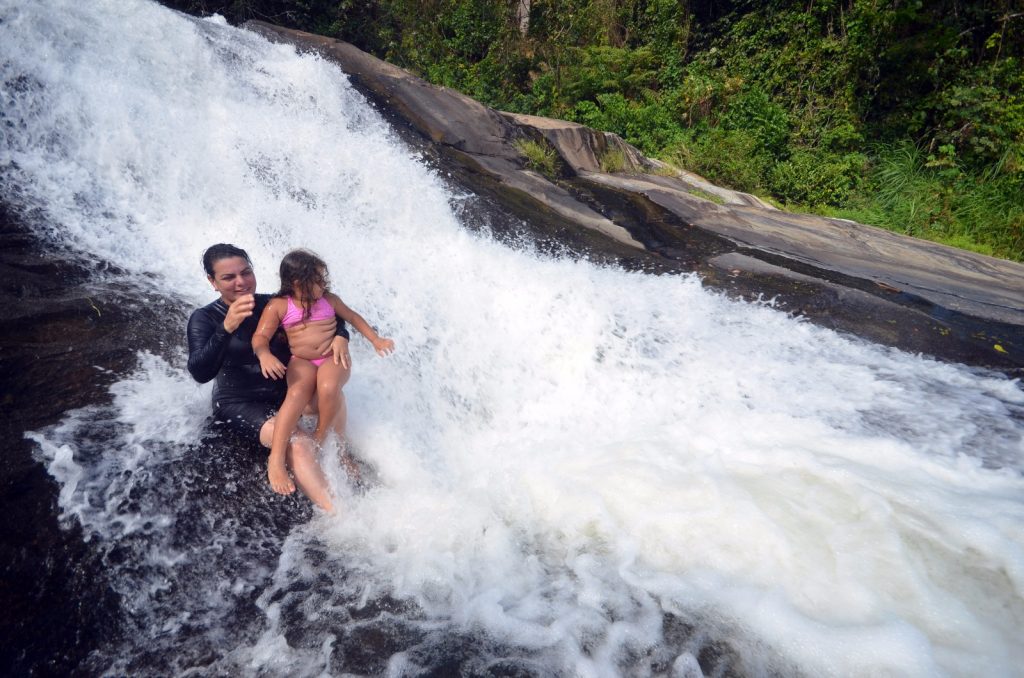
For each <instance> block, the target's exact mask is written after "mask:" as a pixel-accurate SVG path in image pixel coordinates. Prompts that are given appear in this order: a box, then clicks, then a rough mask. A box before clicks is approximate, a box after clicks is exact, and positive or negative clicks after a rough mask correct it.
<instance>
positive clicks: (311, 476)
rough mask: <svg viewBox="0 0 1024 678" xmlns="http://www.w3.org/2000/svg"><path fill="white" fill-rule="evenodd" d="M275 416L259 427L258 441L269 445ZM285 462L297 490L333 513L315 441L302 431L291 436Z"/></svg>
mask: <svg viewBox="0 0 1024 678" xmlns="http://www.w3.org/2000/svg"><path fill="white" fill-rule="evenodd" d="M276 424H277V417H276V416H275V417H271V418H270V419H268V420H267V422H266V423H265V424H263V428H262V429H260V442H261V443H262V444H263V446H264V447H270V446H271V442H272V441H273V439H274V429H275V427H276ZM285 464H286V465H287V466H288V468H289V469H290V470H291V472H292V476H294V478H295V484H296V485H297V486H298V488H299V490H300V491H301V492H302V493H303V494H304V495H306V496H307V497H309V499H310V501H312V502H313V503H314V504H316V505H317V506H319V507H320V508H322V509H323V510H324V511H327V512H328V513H334V502H333V501H332V500H331V493H330V491H329V490H328V487H327V477H326V476H325V475H324V472H323V470H321V468H320V464H319V462H318V461H317V458H316V443H314V442H313V439H312V438H311V437H310V436H309V434H308V433H306V432H304V431H298V433H297V435H294V436H292V441H291V442H290V443H288V449H287V451H286V453H285Z"/></svg>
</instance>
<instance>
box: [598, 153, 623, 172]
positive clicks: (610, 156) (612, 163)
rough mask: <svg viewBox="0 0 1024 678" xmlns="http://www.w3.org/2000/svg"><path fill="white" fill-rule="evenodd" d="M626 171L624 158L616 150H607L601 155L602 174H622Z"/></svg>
mask: <svg viewBox="0 0 1024 678" xmlns="http://www.w3.org/2000/svg"><path fill="white" fill-rule="evenodd" d="M625 169H626V156H625V155H624V154H623V152H622V151H620V150H618V149H617V148H609V149H608V150H606V151H605V152H604V153H602V154H601V171H602V172H608V173H612V172H622V171H623V170H625Z"/></svg>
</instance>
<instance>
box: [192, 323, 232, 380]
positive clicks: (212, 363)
mask: <svg viewBox="0 0 1024 678" xmlns="http://www.w3.org/2000/svg"><path fill="white" fill-rule="evenodd" d="M213 315H214V314H213V313H212V312H211V311H210V310H209V308H208V307H207V308H199V309H196V310H195V311H193V312H192V315H191V316H190V317H189V319H188V329H187V330H186V332H187V335H188V371H189V374H191V375H192V378H193V379H195V380H196V381H198V382H199V383H200V384H205V383H206V382H208V381H210V380H211V379H213V378H214V377H216V376H217V373H218V372H220V367H221V364H222V363H223V362H224V353H225V351H227V348H228V342H229V341H231V333H230V332H228V331H227V330H226V329H224V322H223V320H222V319H220V318H216V317H211V316H213Z"/></svg>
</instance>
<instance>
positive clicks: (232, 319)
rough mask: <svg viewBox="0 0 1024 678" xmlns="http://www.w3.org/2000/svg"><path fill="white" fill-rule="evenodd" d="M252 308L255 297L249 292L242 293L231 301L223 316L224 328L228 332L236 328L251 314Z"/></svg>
mask: <svg viewBox="0 0 1024 678" xmlns="http://www.w3.org/2000/svg"><path fill="white" fill-rule="evenodd" d="M254 308H256V297H254V296H253V295H251V294H243V295H242V296H240V297H238V298H237V299H235V300H234V301H232V302H231V305H230V306H228V312H227V314H225V316H224V329H225V330H227V331H228V334H231V333H233V332H234V331H235V330H237V329H238V326H239V325H241V324H242V322H243V321H244V320H245V319H246V318H248V317H249V316H251V315H252V311H253V309H254Z"/></svg>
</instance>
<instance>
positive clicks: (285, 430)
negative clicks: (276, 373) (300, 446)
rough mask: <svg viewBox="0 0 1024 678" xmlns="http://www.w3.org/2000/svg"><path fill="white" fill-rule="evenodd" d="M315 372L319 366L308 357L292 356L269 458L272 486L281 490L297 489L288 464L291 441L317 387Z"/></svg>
mask: <svg viewBox="0 0 1024 678" xmlns="http://www.w3.org/2000/svg"><path fill="white" fill-rule="evenodd" d="M316 373H317V368H316V366H315V365H313V363H311V362H309V361H308V360H303V359H302V358H292V360H291V361H290V362H289V363H288V374H287V376H286V377H285V378H286V379H287V380H288V393H287V395H285V398H284V402H283V403H281V409H280V410H278V412H277V416H276V417H275V420H276V421H275V423H274V429H273V437H272V441H271V445H270V458H269V459H268V460H267V476H268V477H269V478H270V486H271V487H272V488H273V489H274V492H277V493H278V494H291V493H292V492H294V491H295V484H294V483H293V482H292V480H291V478H289V477H288V470H287V468H286V462H287V450H288V443H289V441H290V440H291V437H292V434H293V433H295V428H296V426H298V424H299V417H301V416H302V410H303V409H304V408H305V407H306V403H308V402H309V399H310V397H311V396H312V395H313V391H314V389H315V388H316Z"/></svg>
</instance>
